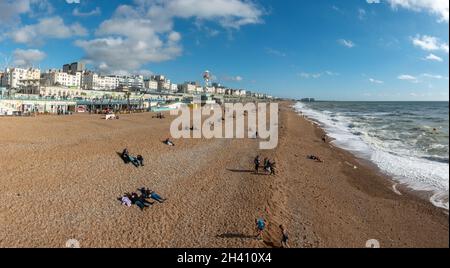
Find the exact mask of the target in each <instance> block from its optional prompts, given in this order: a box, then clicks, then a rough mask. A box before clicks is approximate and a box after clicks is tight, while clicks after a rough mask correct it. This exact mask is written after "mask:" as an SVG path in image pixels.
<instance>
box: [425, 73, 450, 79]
mask: <svg viewBox="0 0 450 268" xmlns="http://www.w3.org/2000/svg"><path fill="white" fill-rule="evenodd" d="M421 76H422V77H425V78H431V79H437V80H441V79H447V80H448V76H443V75H440V74H428V73H424V74H421Z"/></svg>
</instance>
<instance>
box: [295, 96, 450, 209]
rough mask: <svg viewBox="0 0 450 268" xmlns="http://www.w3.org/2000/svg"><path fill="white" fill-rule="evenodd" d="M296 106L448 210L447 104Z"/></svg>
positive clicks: (336, 140) (339, 141)
mask: <svg viewBox="0 0 450 268" xmlns="http://www.w3.org/2000/svg"><path fill="white" fill-rule="evenodd" d="M294 108H295V109H296V111H297V112H299V113H300V112H301V113H302V114H303V115H305V116H306V117H308V118H309V119H311V120H313V121H316V122H317V123H319V124H320V125H321V126H322V127H323V128H324V130H325V131H326V132H327V134H328V136H329V137H330V138H332V139H333V141H332V143H333V144H334V145H336V146H337V147H340V148H342V149H345V150H348V151H351V152H352V153H353V154H355V155H356V156H358V157H360V158H363V159H366V160H369V161H371V162H372V163H373V164H375V165H376V166H378V167H379V169H380V170H381V171H382V172H383V173H385V174H387V175H389V176H390V177H391V178H393V180H394V181H396V183H398V184H401V185H403V186H406V187H408V188H410V189H412V190H416V191H426V192H428V193H430V201H431V202H432V203H433V204H434V205H435V206H437V207H440V208H444V209H446V210H448V202H449V103H448V102H321V101H317V102H298V103H296V104H295V105H294ZM394 190H396V189H395V187H394ZM396 192H398V191H396Z"/></svg>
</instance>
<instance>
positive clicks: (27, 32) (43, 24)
mask: <svg viewBox="0 0 450 268" xmlns="http://www.w3.org/2000/svg"><path fill="white" fill-rule="evenodd" d="M84 35H87V30H86V29H85V28H84V27H83V26H81V25H80V24H79V23H74V24H72V25H66V24H64V21H63V19H62V18H61V17H58V16H56V17H50V18H43V19H40V20H39V22H38V23H37V24H33V25H27V26H23V27H22V28H19V29H17V30H14V31H12V32H10V33H9V37H11V39H12V40H13V41H14V42H16V43H26V44H33V43H41V42H43V40H44V39H46V38H57V39H62V38H69V37H73V36H84Z"/></svg>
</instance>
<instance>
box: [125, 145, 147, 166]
mask: <svg viewBox="0 0 450 268" xmlns="http://www.w3.org/2000/svg"><path fill="white" fill-rule="evenodd" d="M120 157H121V158H122V160H123V161H124V162H125V164H128V163H132V164H133V165H134V166H135V167H143V166H144V157H142V155H137V156H132V155H130V153H129V152H128V149H127V148H125V149H123V151H122V154H121V155H120Z"/></svg>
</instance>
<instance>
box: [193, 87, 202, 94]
mask: <svg viewBox="0 0 450 268" xmlns="http://www.w3.org/2000/svg"><path fill="white" fill-rule="evenodd" d="M195 93H203V87H202V86H195Z"/></svg>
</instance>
